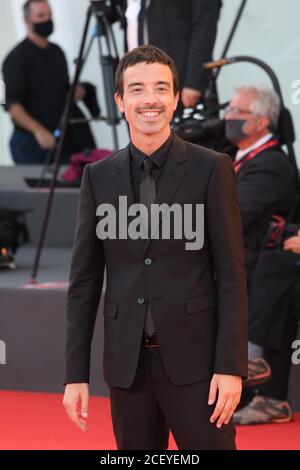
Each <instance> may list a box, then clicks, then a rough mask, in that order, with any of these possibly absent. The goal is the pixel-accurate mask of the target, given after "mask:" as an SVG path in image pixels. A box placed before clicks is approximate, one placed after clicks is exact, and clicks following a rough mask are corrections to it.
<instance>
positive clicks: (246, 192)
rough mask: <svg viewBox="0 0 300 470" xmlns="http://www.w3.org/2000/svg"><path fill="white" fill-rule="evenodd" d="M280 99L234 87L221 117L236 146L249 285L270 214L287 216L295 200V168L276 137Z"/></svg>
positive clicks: (258, 89) (259, 90)
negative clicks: (230, 98)
mask: <svg viewBox="0 0 300 470" xmlns="http://www.w3.org/2000/svg"><path fill="white" fill-rule="evenodd" d="M279 113H280V102H279V97H278V95H277V94H276V93H275V92H274V91H273V90H271V89H268V88H261V87H254V86H251V87H250V86H249V87H245V86H244V87H238V88H237V89H236V91H235V94H234V96H233V98H232V100H231V102H230V105H229V107H228V108H227V110H226V114H225V129H226V137H227V139H228V140H229V141H230V142H232V143H233V144H234V145H236V146H237V147H238V152H237V154H236V157H235V160H234V168H235V173H236V182H237V188H238V194H239V201H240V209H241V216H242V223H243V232H244V247H245V257H246V268H247V275H248V283H249V282H250V278H251V273H252V271H253V269H254V267H255V264H256V261H257V257H258V254H259V250H260V248H261V244H262V242H263V240H264V238H265V236H266V233H267V228H268V224H269V221H270V217H271V215H272V214H278V215H282V216H285V215H287V213H288V211H289V209H290V207H291V204H292V202H293V200H294V197H295V189H294V184H293V178H294V176H293V170H292V168H291V165H290V163H289V160H288V158H287V156H286V155H285V153H284V152H283V150H282V148H281V144H280V142H279V140H278V138H277V136H276V129H277V124H278V118H279Z"/></svg>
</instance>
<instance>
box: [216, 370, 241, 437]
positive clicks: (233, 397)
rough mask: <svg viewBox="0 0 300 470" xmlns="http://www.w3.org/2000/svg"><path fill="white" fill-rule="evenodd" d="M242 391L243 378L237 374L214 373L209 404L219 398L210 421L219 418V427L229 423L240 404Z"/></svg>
mask: <svg viewBox="0 0 300 470" xmlns="http://www.w3.org/2000/svg"><path fill="white" fill-rule="evenodd" d="M241 393H242V378H241V377H238V376H237V375H223V374H214V376H213V378H212V380H211V382H210V390H209V396H208V404H209V405H213V404H214V403H215V401H216V399H217V396H218V400H217V403H216V406H215V409H214V412H213V414H212V415H211V417H210V422H211V423H214V422H215V421H216V420H217V428H220V427H221V426H222V425H223V424H228V423H229V421H230V419H231V417H232V415H233V413H234V411H235V409H236V407H237V406H238V404H239V402H240V399H241Z"/></svg>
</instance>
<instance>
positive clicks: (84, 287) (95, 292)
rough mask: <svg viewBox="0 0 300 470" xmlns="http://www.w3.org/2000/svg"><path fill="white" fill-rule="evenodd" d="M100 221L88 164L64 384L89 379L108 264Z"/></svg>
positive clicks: (73, 273) (79, 218) (70, 300)
mask: <svg viewBox="0 0 300 470" xmlns="http://www.w3.org/2000/svg"><path fill="white" fill-rule="evenodd" d="M96 223H97V221H96V204H95V201H94V199H93V194H92V189H91V184H90V178H89V165H87V166H86V167H85V171H84V174H83V178H82V184H81V191H80V201H79V209H78V215H77V225H76V232H75V239H74V247H73V256H72V262H71V269H70V279H69V290H68V296H67V318H66V321H67V326H66V352H65V372H64V384H67V383H88V382H89V372H90V354H91V342H92V337H93V332H94V326H95V321H96V315H97V310H98V306H99V301H100V297H101V292H102V286H103V275H104V268H105V258H104V252H103V246H102V242H101V241H100V240H99V239H98V238H97V235H96Z"/></svg>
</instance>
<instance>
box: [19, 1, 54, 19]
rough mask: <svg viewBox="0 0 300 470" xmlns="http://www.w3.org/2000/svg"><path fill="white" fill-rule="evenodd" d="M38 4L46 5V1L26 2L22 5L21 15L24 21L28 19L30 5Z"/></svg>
mask: <svg viewBox="0 0 300 470" xmlns="http://www.w3.org/2000/svg"><path fill="white" fill-rule="evenodd" d="M38 2H44V3H48V0H27V2H26V3H24V5H23V15H24V18H25V19H27V18H29V16H30V8H31V5H32V3H38Z"/></svg>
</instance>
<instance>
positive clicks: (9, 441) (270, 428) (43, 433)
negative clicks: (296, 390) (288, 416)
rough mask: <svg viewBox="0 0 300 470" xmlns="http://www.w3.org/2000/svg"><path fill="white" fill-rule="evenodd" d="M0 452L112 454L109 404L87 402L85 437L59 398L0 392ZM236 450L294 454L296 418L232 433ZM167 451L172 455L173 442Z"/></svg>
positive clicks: (299, 436)
mask: <svg viewBox="0 0 300 470" xmlns="http://www.w3.org/2000/svg"><path fill="white" fill-rule="evenodd" d="M0 403H1V429H0V449H1V450H16V449H17V450H32V449H34V450H49V449H50V450H73V449H77V450H92V449H93V450H102V449H104V450H113V449H115V448H116V446H115V441H114V436H113V431H112V425H111V418H110V407H109V400H108V399H107V398H99V397H91V400H90V409H89V414H90V417H89V420H88V423H89V432H87V433H83V432H81V431H80V430H79V429H78V430H77V428H76V427H75V426H74V425H73V423H71V421H70V420H69V418H68V417H67V415H66V413H65V411H64V408H63V406H62V395H60V394H49V393H31V392H4V391H1V392H0ZM237 445H238V448H239V449H249V450H254V449H279V450H290V449H300V414H298V415H296V417H295V420H294V421H293V422H292V423H289V424H274V425H272V424H268V425H261V426H243V427H239V428H238V430H237ZM170 449H176V445H175V443H174V440H173V438H171V440H170Z"/></svg>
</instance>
